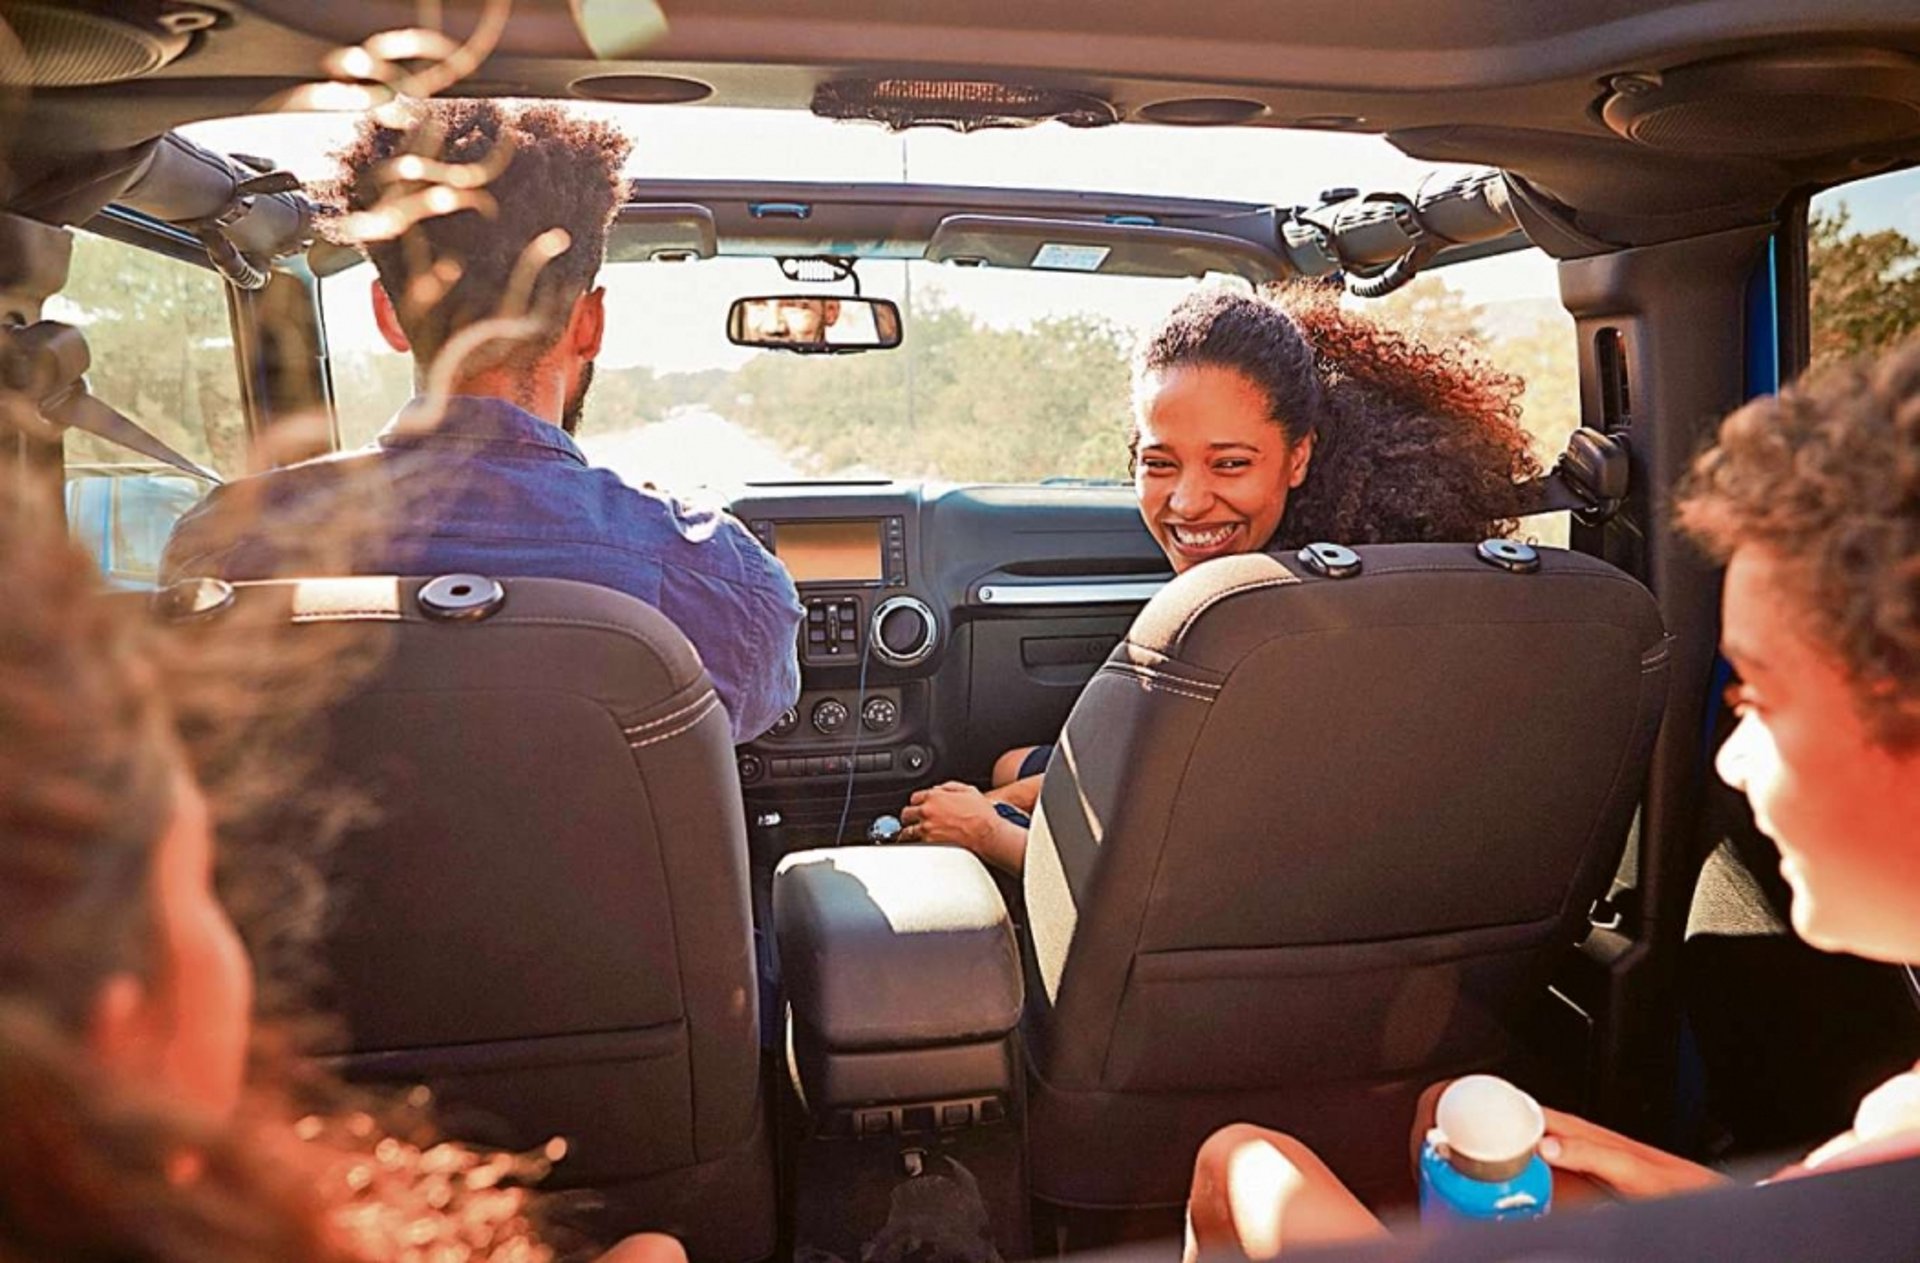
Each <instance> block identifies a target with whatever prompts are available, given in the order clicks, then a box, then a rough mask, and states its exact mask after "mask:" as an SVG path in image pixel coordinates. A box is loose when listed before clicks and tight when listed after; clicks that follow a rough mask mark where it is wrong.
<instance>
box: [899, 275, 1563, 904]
mask: <svg viewBox="0 0 1920 1263" xmlns="http://www.w3.org/2000/svg"><path fill="white" fill-rule="evenodd" d="M1521 389H1522V384H1521V383H1520V382H1519V381H1518V380H1517V379H1515V378H1512V377H1509V376H1507V375H1506V374H1503V373H1499V372H1496V371H1494V370H1492V369H1491V368H1490V367H1489V366H1487V365H1486V364H1484V363H1482V362H1479V361H1476V360H1472V359H1468V358H1463V357H1462V356H1461V355H1460V354H1458V352H1457V351H1455V350H1453V349H1451V348H1448V349H1436V348H1433V347H1429V346H1427V345H1425V344H1423V343H1422V342H1420V341H1419V340H1417V339H1416V338H1414V337H1412V336H1410V335H1408V334H1406V333H1403V332H1401V331H1399V330H1396V329H1392V328H1389V327H1387V326H1385V325H1381V324H1378V323H1376V322H1374V321H1373V320H1371V319H1369V318H1367V317H1365V316H1361V315H1355V314H1353V313H1350V312H1346V311H1342V310H1341V308H1340V307H1339V304H1338V302H1337V300H1336V299H1335V297H1334V295H1333V294H1331V293H1329V292H1328V291H1327V290H1325V289H1324V288H1319V287H1315V288H1314V289H1301V290H1298V291H1294V292H1291V293H1283V294H1281V295H1278V296H1276V297H1254V296H1250V295H1246V294H1240V293H1235V292H1232V291H1227V290H1219V291H1206V292H1202V293H1199V294H1196V295H1194V296H1192V297H1190V298H1188V299H1187V300H1186V301H1184V302H1182V303H1181V304H1180V305H1179V306H1178V307H1176V308H1175V309H1174V310H1173V312H1172V314H1170V315H1169V316H1168V317H1167V318H1166V320H1165V321H1164V322H1162V324H1161V325H1160V327H1159V328H1158V329H1157V330H1156V331H1155V332H1154V333H1153V334H1152V335H1150V336H1149V337H1148V338H1147V339H1146V341H1145V342H1144V343H1143V344H1142V346H1141V348H1140V351H1139V353H1138V354H1137V356H1136V358H1135V365H1134V412H1133V422H1132V427H1131V430H1130V432H1129V434H1128V437H1127V453H1128V457H1129V463H1130V464H1131V466H1132V470H1133V478H1134V490H1135V493H1136V494H1137V495H1138V497H1139V501H1140V516H1141V517H1142V518H1143V519H1145V521H1146V524H1147V531H1148V532H1149V533H1150V534H1151V535H1152V536H1153V540H1154V542H1155V543H1156V544H1158V545H1159V546H1160V548H1161V551H1163V552H1164V553H1166V555H1167V561H1168V564H1169V565H1171V566H1172V567H1173V570H1174V572H1175V573H1176V574H1179V573H1183V572H1185V571H1187V570H1189V569H1191V568H1192V567H1194V566H1197V565H1200V564H1202V563H1203V562H1206V561H1209V560H1211V559H1213V558H1215V557H1225V556H1231V555H1233V554H1236V553H1247V552H1256V551H1260V550H1263V549H1272V550H1275V551H1278V550H1283V549H1297V548H1299V547H1301V546H1302V545H1304V544H1308V543H1313V542H1315V541H1321V540H1325V541H1328V542H1332V543H1340V544H1376V543H1420V542H1434V541H1447V540H1461V541H1478V540H1481V539H1485V538H1486V537H1488V536H1489V535H1501V534H1505V533H1507V532H1508V531H1510V530H1511V529H1512V528H1513V516H1514V513H1515V511H1516V510H1517V508H1518V507H1519V503H1520V501H1519V496H1518V493H1517V491H1516V487H1517V486H1518V484H1520V483H1522V482H1524V481H1525V480H1527V479H1529V478H1532V477H1534V476H1536V475H1537V474H1538V473H1539V465H1538V463H1537V462H1536V461H1535V459H1534V457H1533V452H1532V448H1531V444H1530V441H1529V439H1528V437H1527V434H1526V431H1525V430H1523V429H1521V427H1520V424H1519V412H1520V408H1519V402H1518V401H1519V395H1520V392H1521ZM1051 752H1052V747H1051V746H1034V747H1028V748H1026V749H1021V750H1012V751H1008V752H1007V753H1006V754H1005V755H1002V756H1001V758H1000V759H999V761H998V762H997V763H996V764H995V767H994V776H993V781H994V785H995V789H994V790H993V791H992V792H991V794H983V793H982V792H981V791H980V790H978V789H975V788H974V787H973V786H971V785H966V784H963V783H961V782H958V781H949V782H947V783H945V784H943V785H938V786H935V787H933V788H932V789H926V790H921V791H919V792H918V793H916V794H914V795H913V798H912V801H911V802H910V803H909V804H908V806H907V808H906V810H905V811H904V812H903V813H902V814H901V822H902V825H903V828H902V830H901V838H902V840H905V841H910V842H940V843H949V844H958V845H961V846H966V847H968V848H970V849H972V850H973V851H975V852H976V853H978V854H979V855H980V856H981V857H982V858H984V859H987V860H989V861H991V862H993V863H995V864H997V865H999V866H1000V867H1002V868H1005V869H1008V870H1010V871H1013V872H1018V871H1019V870H1020V868H1021V866H1022V864H1023V863H1024V860H1025V855H1026V823H1027V821H1026V813H1027V812H1030V811H1032V810H1033V805H1034V803H1035V802H1036V801H1037V800H1038V797H1039V793H1040V780H1041V775H1042V773H1044V772H1045V770H1046V763H1047V758H1048V756H1049V755H1050V754H1051Z"/></svg>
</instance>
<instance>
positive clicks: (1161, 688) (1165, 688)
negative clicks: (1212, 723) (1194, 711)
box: [1136, 676, 1214, 706]
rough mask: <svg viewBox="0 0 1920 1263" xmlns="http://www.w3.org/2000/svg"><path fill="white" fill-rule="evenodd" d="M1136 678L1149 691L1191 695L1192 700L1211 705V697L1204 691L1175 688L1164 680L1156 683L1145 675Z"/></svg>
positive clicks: (1183, 695) (1184, 695)
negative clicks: (1196, 691)
mask: <svg viewBox="0 0 1920 1263" xmlns="http://www.w3.org/2000/svg"><path fill="white" fill-rule="evenodd" d="M1136 678H1137V679H1138V681H1139V684H1140V687H1141V688H1143V689H1146V690H1147V691H1148V692H1149V693H1178V694H1179V695H1180V696H1182V697H1191V698H1192V699H1193V700H1194V701H1196V702H1205V703H1207V704H1208V705H1209V706H1211V705H1212V704H1213V701H1214V699H1213V698H1212V697H1210V696H1208V695H1207V694H1205V693H1195V692H1193V691H1192V690H1190V689H1183V688H1175V687H1174V686H1173V685H1171V684H1167V683H1165V682H1160V683H1156V682H1155V681H1154V680H1152V679H1151V678H1148V677H1145V676H1139V677H1136Z"/></svg>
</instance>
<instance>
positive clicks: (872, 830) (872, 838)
mask: <svg viewBox="0 0 1920 1263" xmlns="http://www.w3.org/2000/svg"><path fill="white" fill-rule="evenodd" d="M899 836H900V818H899V817H898V816H875V817H874V818H873V823H872V824H870V825H868V826H867V841H869V842H871V843H873V844H874V845H875V846H885V845H886V844H887V843H889V842H891V841H893V840H894V839H895V838H898V837H899Z"/></svg>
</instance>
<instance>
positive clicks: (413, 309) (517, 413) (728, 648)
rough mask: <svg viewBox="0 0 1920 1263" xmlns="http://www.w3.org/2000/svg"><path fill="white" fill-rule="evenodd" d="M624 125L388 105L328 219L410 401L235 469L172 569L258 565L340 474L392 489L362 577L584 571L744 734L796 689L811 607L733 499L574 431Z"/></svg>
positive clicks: (484, 109)
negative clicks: (598, 453)
mask: <svg viewBox="0 0 1920 1263" xmlns="http://www.w3.org/2000/svg"><path fill="white" fill-rule="evenodd" d="M629 148H630V145H629V142H628V141H627V139H626V138H625V137H624V136H622V135H621V134H620V133H619V131H618V130H616V129H615V128H614V127H613V126H611V125H610V124H607V123H604V122H597V121H589V120H586V119H582V118H579V117H576V116H574V115H571V114H569V113H568V112H566V110H565V109H563V108H562V107H560V106H556V105H547V104H529V105H506V104H501V103H499V102H495V101H487V100H457V101H428V102H419V103H407V104H405V105H399V106H390V107H387V109H386V110H383V111H381V112H377V113H376V114H374V115H371V116H369V117H368V118H367V119H365V120H364V121H363V122H362V124H361V126H360V128H359V130H358V133H357V135H356V137H355V139H354V141H353V142H352V143H351V144H350V145H349V146H348V148H347V150H346V151H345V152H344V153H343V154H342V155H341V156H340V157H341V175H340V178H339V181H338V183H337V186H336V188H335V189H334V190H333V195H332V198H331V199H330V200H331V201H333V202H334V203H335V208H336V210H337V212H338V213H337V215H336V216H335V217H334V218H333V220H332V227H333V233H334V235H335V236H336V237H337V238H339V239H340V240H342V241H345V242H348V243H351V244H353V245H356V246H358V247H359V248H361V249H363V250H364V251H365V253H366V254H367V256H368V257H369V258H370V259H371V260H372V262H373V266H374V270H375V272H376V273H377V274H378V279H377V280H376V281H375V282H374V285H373V309H374V317H375V321H376V323H377V324H378V325H379V328H380V332H381V334H382V335H383V336H384V337H385V339H386V341H387V342H388V344H389V345H391V346H392V347H393V348H394V349H395V350H397V351H402V352H410V353H411V354H412V356H413V359H414V366H415V373H414V376H415V387H416V389H417V390H418V391H419V393H418V394H417V395H416V397H415V398H414V399H413V400H412V401H411V402H410V403H408V404H407V406H406V407H404V408H402V409H401V411H400V412H399V414H398V415H397V416H395V417H394V419H393V420H392V422H391V423H389V424H388V426H387V427H386V429H385V430H383V431H382V432H381V434H380V435H379V437H378V438H377V439H376V441H375V443H374V444H373V446H372V447H370V448H368V449H366V450H364V451H361V452H355V453H350V454H347V455H345V456H341V457H331V458H323V459H320V460H314V461H307V462H304V463H301V464H297V465H292V466H288V467H287V468H284V469H279V470H275V471H272V472H270V473H266V474H262V475H259V476H256V477H253V478H248V479H243V480H241V481H240V482H238V483H235V484H232V485H230V486H228V487H224V488H221V489H220V490H219V491H217V492H216V493H215V494H214V495H212V496H210V497H209V498H208V499H207V501H206V503H205V504H204V505H202V506H201V507H200V508H199V509H196V510H195V511H194V512H193V513H191V514H189V515H188V516H187V517H186V518H184V519H183V520H182V521H181V523H180V525H179V527H178V528H177V529H176V531H175V533H174V537H173V539H172V541H171V542H170V543H169V545H168V548H167V555H166V559H165V562H164V563H163V572H164V573H165V574H166V575H167V576H168V577H169V578H171V577H175V576H178V575H181V574H188V573H191V574H216V575H220V576H223V577H226V578H234V579H246V578H262V577H266V576H269V575H272V574H275V573H279V572H281V571H282V569H283V568H284V566H285V564H286V563H285V556H286V554H287V552H288V551H289V550H288V549H287V548H285V547H283V546H281V545H279V544H276V542H275V541H276V539H278V540H281V541H284V540H285V539H286V538H287V534H288V532H291V531H299V530H309V531H310V530H313V529H324V527H325V526H326V523H327V518H326V515H325V506H326V504H327V503H328V500H329V497H333V498H335V499H336V500H338V499H341V497H336V496H334V493H336V492H341V491H344V490H347V489H348V488H349V487H357V488H359V489H360V490H365V488H366V487H368V486H369V485H372V486H374V487H377V488H378V490H379V492H380V495H381V497H382V500H383V512H384V513H385V514H386V515H387V521H386V523H385V526H384V529H382V530H380V531H379V532H377V533H376V536H375V540H374V541H373V542H372V543H369V544H363V545H362V546H360V547H358V548H356V549H355V550H354V560H353V562H352V567H353V569H354V570H356V571H357V572H359V573H375V574H405V575H434V574H448V573H454V572H477V573H481V574H491V575H500V576H509V577H536V578H559V579H573V580H578V581H582V582H587V583H594V584H598V585H600V586H603V587H609V588H615V589H618V590H620V591H623V592H627V593H630V594H631V595H633V596H636V597H639V598H640V599H641V600H643V601H645V602H647V603H648V604H650V605H652V606H654V607H655V608H657V609H658V610H660V612H661V613H663V614H665V615H666V616H667V617H668V618H669V619H671V620H672V621H673V623H674V624H675V625H676V626H678V627H679V628H680V630H681V631H682V632H684V633H685V634H686V636H687V637H688V639H690V640H691V641H692V642H693V644H694V647H695V648H696V649H697V650H698V651H699V653H700V658H701V661H702V662H703V663H705V665H706V668H707V673H708V675H709V676H710V677H711V678H712V680H713V684H714V688H715V690H716V691H717V692H718V693H719V696H720V700H721V702H722V703H723V704H724V705H725V706H726V709H727V714H728V716H729V717H730V718H731V720H732V723H733V731H734V737H735V739H736V740H737V741H746V740H750V739H752V738H753V737H756V736H758V735H759V734H760V733H762V732H764V731H765V730H766V729H767V728H768V727H770V726H771V725H772V724H773V721H774V720H775V719H776V718H778V717H779V715H780V712H781V711H782V710H784V709H785V708H786V707H788V706H790V705H792V704H793V702H794V700H795V699H796V698H797V697H798V695H799V691H800V675H799V664H798V662H797V661H796V658H795V652H796V648H795V646H796V642H795V635H796V632H797V630H798V627H799V622H800V618H801V615H802V610H801V608H800V604H799V601H798V598H797V596H796V594H795V591H794V586H793V581H792V579H791V578H789V577H788V575H787V573H786V571H785V569H784V568H782V566H781V565H780V563H779V562H778V561H776V560H775V559H774V558H773V557H772V556H771V555H770V554H769V553H768V552H767V551H766V549H765V548H763V547H762V546H761V545H760V543H759V541H757V540H756V539H754V537H753V536H752V535H751V534H750V533H749V532H748V531H747V530H746V528H745V527H744V526H742V525H741V523H740V522H739V521H737V520H736V519H734V518H733V517H731V516H729V515H727V514H725V513H723V512H721V511H719V510H718V509H697V508H693V507H690V506H688V505H686V504H684V503H682V502H680V501H677V500H676V499H674V498H673V497H671V496H668V495H665V494H662V493H660V492H658V491H655V490H654V489H653V488H652V487H651V486H647V487H643V488H638V489H636V488H633V487H629V486H627V485H626V484H625V483H623V482H621V481H620V479H619V478H618V477H617V476H616V475H615V474H613V473H612V472H610V471H608V470H603V469H593V468H590V467H589V466H588V464H587V461H586V457H585V456H584V455H583V454H582V453H581V451H580V448H579V447H578V446H577V445H576V444H575V443H574V441H573V437H572V436H573V434H574V431H575V429H576V428H577V426H578V424H579V419H580V413H581V409H582V407H583V406H584V404H585V401H586V396H587V389H588V386H589V385H590V383H591V382H592V380H593V363H594V359H595V357H597V356H598V354H599V352H600V345H601V339H602V336H603V335H604V333H605V331H606V308H605V299H606V291H605V290H604V289H602V288H600V287H598V286H596V285H595V284H594V281H595V278H596V276H597V275H598V273H599V271H600V267H601V264H602V263H603V262H604V261H605V259H606V250H607V235H608V231H609V228H610V226H611V224H612V222H613V218H614V215H615V214H616V212H617V211H618V209H619V207H620V204H621V202H622V201H623V200H624V199H625V192H626V188H625V183H624V181H623V179H622V177H621V166H622V164H623V163H624V162H625V160H626V157H627V154H628V151H629Z"/></svg>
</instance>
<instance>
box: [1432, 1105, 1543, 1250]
mask: <svg viewBox="0 0 1920 1263" xmlns="http://www.w3.org/2000/svg"><path fill="white" fill-rule="evenodd" d="M1433 1122H1434V1125H1433V1127H1432V1129H1431V1130H1429V1131H1428V1132H1427V1138H1426V1141H1425V1143H1424V1144H1422V1145H1421V1146H1420V1217H1421V1218H1422V1219H1424V1220H1427V1221H1428V1222H1446V1221H1449V1220H1460V1219H1531V1218H1533V1217H1534V1216H1535V1215H1544V1214H1546V1213H1547V1208H1548V1206H1549V1205H1550V1204H1551V1202H1552V1200H1553V1172H1552V1170H1551V1169H1550V1168H1549V1167H1548V1166H1547V1164H1546V1162H1545V1160H1544V1159H1542V1158H1541V1157H1540V1155H1539V1153H1538V1152H1537V1150H1538V1149H1539V1146H1540V1138H1541V1136H1543V1135H1545V1134H1546V1129H1547V1120H1546V1116H1545V1115H1543V1114H1542V1113H1541V1112H1540V1106H1539V1105H1538V1104H1537V1103H1536V1102H1535V1101H1534V1099H1533V1098H1532V1097H1530V1096H1528V1095H1527V1094H1526V1093H1525V1092H1522V1091H1521V1090H1520V1089H1519V1088H1516V1087H1514V1086H1513V1085H1512V1084H1511V1083H1508V1082H1507V1081H1506V1080H1505V1079H1501V1078H1498V1077H1496V1076H1494V1075H1490V1074H1470V1075H1467V1076H1466V1077H1465V1078H1462V1079H1456V1080H1454V1082H1453V1083H1451V1084H1449V1085H1448V1087H1447V1090H1446V1091H1445V1092H1442V1093H1441V1094H1440V1104H1439V1106H1438V1108H1437V1109H1435V1111H1434V1118H1433Z"/></svg>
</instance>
